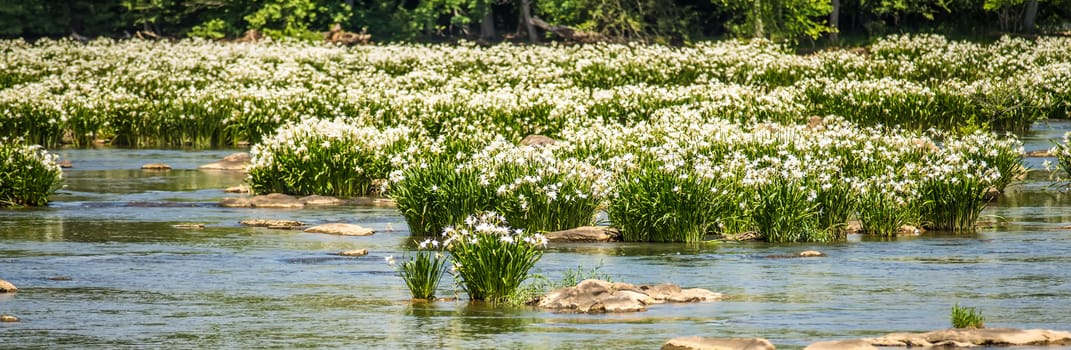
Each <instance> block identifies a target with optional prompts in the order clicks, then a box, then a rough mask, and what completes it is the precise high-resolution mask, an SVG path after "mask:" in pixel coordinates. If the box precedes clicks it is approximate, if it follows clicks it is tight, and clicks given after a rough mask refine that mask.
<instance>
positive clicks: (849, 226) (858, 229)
mask: <svg viewBox="0 0 1071 350" xmlns="http://www.w3.org/2000/svg"><path fill="white" fill-rule="evenodd" d="M844 232H845V233H851V234H855V233H862V232H863V222H862V221H859V220H852V221H848V222H847V223H846V224H845V225H844Z"/></svg>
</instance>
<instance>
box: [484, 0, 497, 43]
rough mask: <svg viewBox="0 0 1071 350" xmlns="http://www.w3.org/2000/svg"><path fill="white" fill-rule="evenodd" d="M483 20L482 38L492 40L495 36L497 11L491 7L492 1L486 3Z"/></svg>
mask: <svg viewBox="0 0 1071 350" xmlns="http://www.w3.org/2000/svg"><path fill="white" fill-rule="evenodd" d="M484 6H485V8H484V11H483V20H482V21H480V38H481V39H484V40H491V39H494V37H495V13H494V10H492V9H491V3H490V2H487V3H486V4H484Z"/></svg>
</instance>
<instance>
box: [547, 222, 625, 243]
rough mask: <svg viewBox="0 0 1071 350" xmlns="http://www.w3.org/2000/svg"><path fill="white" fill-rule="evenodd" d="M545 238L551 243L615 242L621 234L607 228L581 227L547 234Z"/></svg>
mask: <svg viewBox="0 0 1071 350" xmlns="http://www.w3.org/2000/svg"><path fill="white" fill-rule="evenodd" d="M546 237H547V240H548V241H551V242H613V241H617V240H618V238H619V237H621V234H620V233H618V232H617V230H615V229H613V228H610V227H608V226H581V227H577V228H574V229H568V230H563V231H554V232H549V233H547V234H546Z"/></svg>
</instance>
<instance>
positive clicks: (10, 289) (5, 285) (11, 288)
mask: <svg viewBox="0 0 1071 350" xmlns="http://www.w3.org/2000/svg"><path fill="white" fill-rule="evenodd" d="M18 290H19V289H18V288H15V285H14V284H11V282H8V281H5V280H0V293H14V292H17V291H18Z"/></svg>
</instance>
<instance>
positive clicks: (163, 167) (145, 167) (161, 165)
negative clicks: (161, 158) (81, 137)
mask: <svg viewBox="0 0 1071 350" xmlns="http://www.w3.org/2000/svg"><path fill="white" fill-rule="evenodd" d="M141 169H142V170H171V166H170V165H167V164H164V163H149V164H145V165H142V166H141Z"/></svg>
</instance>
